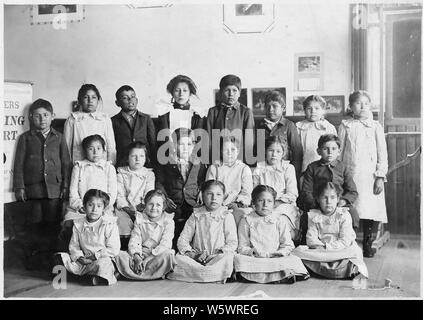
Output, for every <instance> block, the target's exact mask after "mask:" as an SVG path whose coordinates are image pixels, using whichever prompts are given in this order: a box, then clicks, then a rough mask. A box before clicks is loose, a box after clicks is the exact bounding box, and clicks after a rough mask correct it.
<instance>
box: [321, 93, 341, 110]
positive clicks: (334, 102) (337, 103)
mask: <svg viewBox="0 0 423 320" xmlns="http://www.w3.org/2000/svg"><path fill="white" fill-rule="evenodd" d="M322 98H323V99H325V101H326V113H339V114H341V113H342V112H343V111H344V109H345V96H322Z"/></svg>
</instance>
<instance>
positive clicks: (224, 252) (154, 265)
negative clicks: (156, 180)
mask: <svg viewBox="0 0 423 320" xmlns="http://www.w3.org/2000/svg"><path fill="white" fill-rule="evenodd" d="M317 190H318V191H317V194H316V195H317V198H316V200H317V202H318V203H319V209H314V210H311V211H310V212H309V226H308V231H307V246H299V247H297V248H295V246H294V243H293V242H292V239H291V233H290V228H289V226H288V224H287V222H286V220H284V219H282V216H281V215H280V213H278V212H277V211H275V210H274V208H275V201H276V196H277V192H276V191H275V190H274V189H273V188H272V187H270V186H265V185H258V186H256V187H255V188H254V189H253V191H252V195H251V197H252V206H253V211H252V212H250V213H249V214H246V215H245V216H243V217H242V219H241V221H240V223H239V225H238V227H237V226H236V223H235V219H234V216H233V214H232V212H231V211H230V210H229V209H228V207H227V206H224V205H223V203H224V195H225V185H224V184H223V183H222V182H220V181H218V180H208V181H206V182H205V183H204V184H203V185H202V188H201V192H202V201H203V205H202V206H201V207H198V208H195V209H194V212H193V214H192V215H191V216H190V217H189V218H188V221H187V222H186V224H185V226H184V228H183V231H182V233H181V234H180V236H179V237H178V239H177V248H178V253H177V254H176V255H175V251H174V250H173V249H172V238H173V236H174V227H175V225H174V220H173V214H168V213H166V211H165V209H166V195H165V194H164V193H163V192H162V191H161V190H158V189H156V190H151V191H149V192H148V193H147V195H146V197H145V208H144V210H143V211H142V212H137V214H136V219H135V223H134V227H133V230H132V232H131V237H130V240H129V245H128V250H127V251H121V250H120V249H121V247H120V241H119V231H118V226H117V224H116V222H115V218H114V217H112V216H108V215H107V214H106V213H105V211H106V208H107V206H108V204H109V196H108V195H107V193H105V192H103V191H101V190H96V189H90V190H88V191H87V193H86V194H85V195H84V198H83V207H84V212H85V217H83V218H80V219H77V220H75V223H74V227H73V233H72V239H71V242H70V244H69V253H60V259H57V262H56V263H60V264H63V265H64V266H65V267H66V269H67V270H68V271H70V272H72V273H74V274H77V275H81V276H82V275H88V276H89V279H90V281H91V283H92V284H93V285H97V284H108V285H111V284H114V283H116V281H117V277H119V276H120V275H122V276H123V277H125V278H126V279H133V280H153V279H164V278H167V279H170V280H179V281H186V282H222V283H225V282H226V280H227V279H232V280H233V279H237V280H240V281H247V282H258V283H294V282H296V280H306V279H307V278H309V276H310V275H309V271H308V270H310V272H311V273H312V274H315V275H320V276H324V277H326V278H332V279H345V278H347V279H351V278H354V277H355V276H357V275H359V274H361V275H363V276H365V277H367V276H368V272H367V268H366V265H365V264H364V262H363V258H362V253H361V249H360V248H359V247H358V245H357V243H356V242H355V232H354V230H353V228H352V223H351V217H350V215H349V213H348V212H347V210H345V209H343V208H340V207H338V201H339V197H340V193H339V192H340V189H339V187H338V186H337V185H336V184H334V183H332V182H328V183H324V184H321V185H320V186H319V188H318V189H317Z"/></svg>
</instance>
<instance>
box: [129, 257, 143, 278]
mask: <svg viewBox="0 0 423 320" xmlns="http://www.w3.org/2000/svg"><path fill="white" fill-rule="evenodd" d="M143 262H144V261H143V259H142V257H141V256H140V254H139V253H136V254H135V255H134V258H133V259H132V266H131V269H132V270H134V272H135V273H137V274H140V273H142V272H143V271H144V264H143Z"/></svg>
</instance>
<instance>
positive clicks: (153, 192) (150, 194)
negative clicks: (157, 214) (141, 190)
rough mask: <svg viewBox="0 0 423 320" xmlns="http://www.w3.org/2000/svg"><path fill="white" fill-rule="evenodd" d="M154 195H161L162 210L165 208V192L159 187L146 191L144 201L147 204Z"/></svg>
mask: <svg viewBox="0 0 423 320" xmlns="http://www.w3.org/2000/svg"><path fill="white" fill-rule="evenodd" d="M154 196H158V197H161V198H162V199H163V211H164V210H165V209H166V208H167V197H166V194H165V193H164V192H163V191H162V190H160V189H154V190H150V191H148V192H147V194H146V195H145V198H144V203H145V204H147V202H148V201H150V200H151V198H153V197H154Z"/></svg>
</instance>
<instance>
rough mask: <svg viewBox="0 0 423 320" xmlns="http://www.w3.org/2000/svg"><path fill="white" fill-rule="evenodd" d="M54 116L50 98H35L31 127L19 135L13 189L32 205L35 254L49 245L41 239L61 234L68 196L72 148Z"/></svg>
mask: <svg viewBox="0 0 423 320" xmlns="http://www.w3.org/2000/svg"><path fill="white" fill-rule="evenodd" d="M53 118H54V113H53V107H52V105H51V103H50V102H49V101H47V100H43V99H38V100H36V101H34V102H33V103H32V105H31V106H30V107H29V121H30V122H31V129H30V130H29V131H26V132H24V133H23V134H22V135H21V136H20V137H19V139H18V145H17V148H16V155H15V162H14V174H13V189H14V191H15V197H16V200H17V201H22V202H28V205H29V206H30V209H29V215H28V216H27V217H26V226H27V232H28V241H29V243H30V246H29V248H28V249H29V250H31V252H30V254H31V255H33V254H34V252H35V251H37V250H45V249H46V248H40V244H39V243H38V241H39V240H40V239H42V238H45V237H46V236H48V237H52V239H56V238H57V235H58V232H59V229H60V222H61V220H62V217H61V200H62V199H65V198H67V196H68V188H69V175H70V167H71V162H70V157H69V151H68V148H67V145H66V142H65V139H64V138H63V136H62V134H61V133H60V132H58V131H56V130H55V129H54V128H52V127H51V122H52V120H53ZM50 243H55V241H50Z"/></svg>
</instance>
